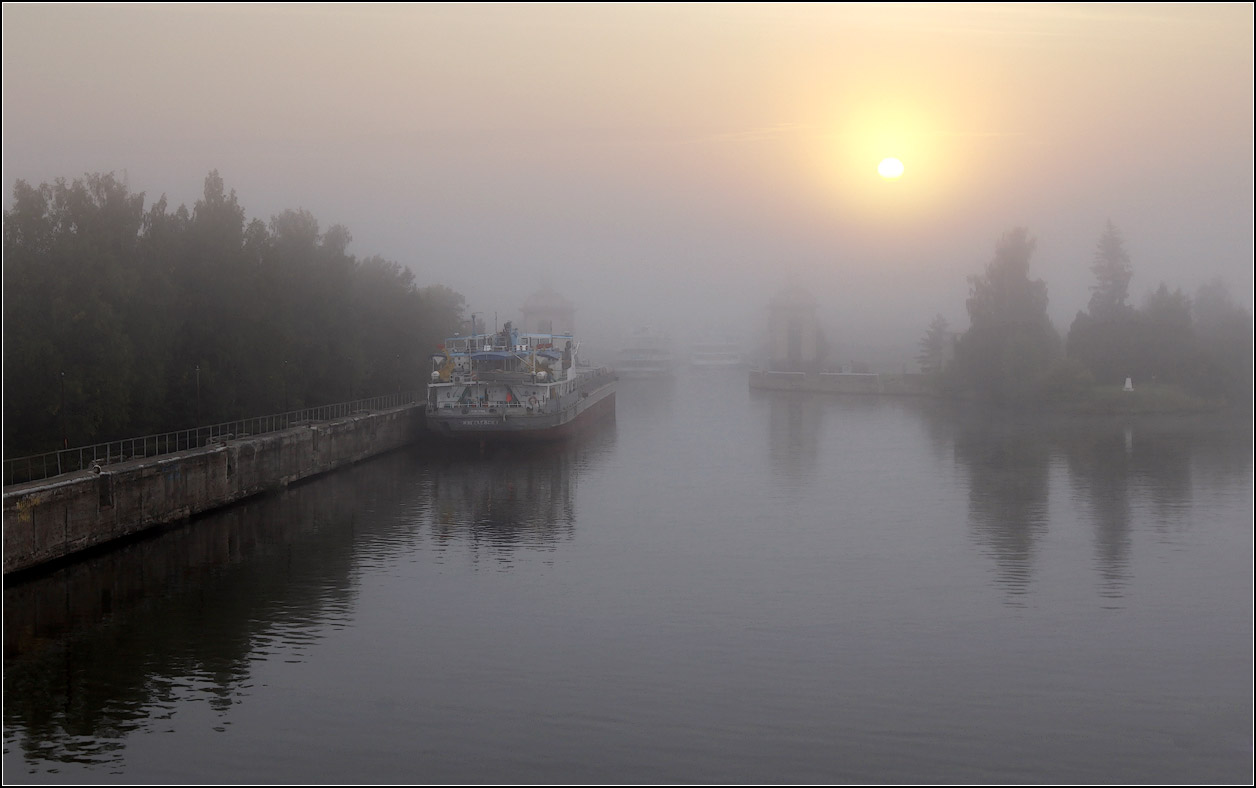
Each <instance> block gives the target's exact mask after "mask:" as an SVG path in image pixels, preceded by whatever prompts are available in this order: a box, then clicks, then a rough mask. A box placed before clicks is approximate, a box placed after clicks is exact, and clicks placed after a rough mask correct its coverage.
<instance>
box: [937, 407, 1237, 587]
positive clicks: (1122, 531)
mask: <svg viewBox="0 0 1256 788" xmlns="http://www.w3.org/2000/svg"><path fill="white" fill-rule="evenodd" d="M920 413H921V414H922V416H923V418H924V421H925V423H926V429H927V433H928V435H929V438H930V442H931V444H932V445H933V447H934V452H935V455H936V454H938V453H939V452H940V451H941V449H942V447H944V446H946V445H947V444H949V445H950V446H951V447H952V449H953V452H954V457H955V460H956V464H957V465H958V467H960V468H961V469H962V470H963V472H964V473H965V474H966V476H967V487H968V520H969V529H970V533H971V536H972V538H973V540H974V542H976V543H977V544H978V545H979V546H980V547H981V548H982V550H983V552H985V553H987V554H988V555H990V556H991V557H992V558H993V559H994V561H995V564H996V567H997V569H996V577H995V581H994V582H995V585H996V586H998V587H999V588H1000V589H1001V590H1002V591H1003V592H1005V593H1006V594H1008V601H1009V602H1010V603H1012V604H1021V603H1023V597H1024V595H1025V594H1026V593H1027V592H1028V590H1029V587H1030V583H1031V580H1032V577H1033V574H1034V571H1035V564H1036V562H1037V561H1038V560H1039V559H1038V556H1039V554H1040V553H1041V548H1040V545H1041V544H1042V542H1043V540H1044V538H1045V536H1046V535H1047V532H1048V529H1049V527H1051V526H1052V525H1060V524H1065V523H1068V522H1071V520H1070V519H1069V516H1068V514H1067V513H1066V512H1065V511H1064V510H1065V509H1067V506H1065V505H1064V502H1060V503H1059V505H1058V508H1060V509H1061V512H1060V513H1058V514H1056V515H1054V516H1053V515H1052V513H1051V488H1052V469H1053V468H1054V467H1056V466H1057V465H1060V464H1062V466H1063V468H1064V469H1066V471H1067V478H1068V487H1069V489H1070V490H1071V491H1072V496H1071V497H1072V499H1073V501H1075V502H1076V503H1077V504H1078V505H1080V506H1082V507H1083V508H1084V510H1085V511H1084V513H1082V515H1081V520H1082V521H1084V522H1089V523H1091V524H1092V528H1093V531H1094V533H1093V544H1094V566H1095V570H1096V572H1097V574H1098V576H1099V593H1100V594H1101V595H1102V596H1104V597H1107V598H1110V599H1118V598H1121V597H1123V596H1124V594H1125V592H1126V589H1127V587H1128V586H1129V584H1130V582H1131V580H1132V577H1131V571H1132V570H1131V568H1130V567H1131V552H1132V550H1133V545H1134V540H1135V538H1136V535H1137V534H1138V532H1139V531H1140V530H1144V531H1147V532H1148V534H1149V535H1150V536H1152V537H1153V538H1156V539H1159V540H1162V541H1164V540H1167V541H1172V540H1174V539H1176V538H1179V535H1180V534H1181V532H1182V531H1184V530H1186V529H1189V528H1190V524H1191V518H1192V516H1193V514H1192V513H1194V512H1195V511H1196V501H1195V495H1196V487H1197V486H1198V485H1200V484H1208V483H1211V484H1215V485H1217V486H1220V487H1229V488H1232V487H1233V486H1234V485H1235V484H1236V483H1237V482H1240V481H1242V480H1243V479H1244V478H1250V474H1251V467H1252V455H1251V433H1250V425H1249V424H1248V423H1246V422H1242V421H1240V422H1238V423H1235V422H1234V421H1232V420H1227V419H1226V418H1224V417H1213V418H1177V419H1175V418H1160V419H1154V420H1153V419H1148V420H1143V421H1114V420H1108V419H1080V418H1078V419H1071V418H1066V417H1051V416H1044V417H1037V418H1025V417H1020V418H1012V417H1010V416H994V417H978V416H976V415H975V414H971V413H956V412H953V411H950V410H947V409H945V408H938V407H922V408H921V409H920ZM1196 475H1201V476H1203V477H1204V479H1205V481H1204V482H1200V481H1198V480H1197V479H1196V478H1195V477H1196Z"/></svg>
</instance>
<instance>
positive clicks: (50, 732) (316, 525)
mask: <svg viewBox="0 0 1256 788" xmlns="http://www.w3.org/2000/svg"><path fill="white" fill-rule="evenodd" d="M614 434H615V433H614V423H613V421H611V422H609V424H608V425H607V426H604V427H603V428H601V429H600V430H598V431H597V432H596V433H595V434H590V435H588V436H586V437H585V438H584V439H582V440H577V441H574V442H571V443H565V444H560V445H554V446H547V447H533V448H532V449H528V450H525V449H516V450H509V451H503V452H498V453H489V454H487V455H480V454H478V453H476V454H474V455H470V456H466V455H464V456H461V457H455V458H448V457H447V456H446V455H444V454H434V453H425V452H421V451H420V452H398V453H394V454H391V455H388V456H386V457H382V458H379V459H376V460H374V461H372V462H368V463H364V464H361V465H358V466H355V467H354V468H350V469H347V470H344V471H341V472H338V473H335V474H330V475H327V476H323V477H320V478H318V479H316V480H313V481H311V482H309V483H306V484H302V485H298V486H294V487H291V488H289V489H287V490H285V491H283V492H281V493H278V494H275V495H271V496H266V497H262V498H257V499H253V500H250V501H248V502H245V503H242V504H240V505H237V506H234V507H231V508H229V509H226V510H222V511H220V512H217V513H215V514H212V515H209V516H206V517H203V518H198V519H197V520H195V521H193V522H190V523H186V524H183V525H181V526H179V527H174V528H170V529H167V530H165V531H164V532H162V533H160V534H158V535H156V536H153V537H151V538H147V539H143V540H141V541H136V542H133V543H131V544H128V545H126V546H123V547H121V548H118V549H114V550H110V551H108V552H104V553H101V554H99V555H96V556H93V557H91V558H88V559H86V560H83V561H79V562H77V563H74V564H70V565H67V566H64V567H62V568H60V569H58V570H56V571H54V572H52V573H50V574H46V575H43V576H39V577H35V578H27V579H25V580H23V581H21V582H19V583H15V584H11V585H10V586H9V587H7V588H5V590H4V613H5V615H4V655H5V663H4V668H5V669H4V699H5V704H4V721H5V730H6V738H5V747H6V756H5V761H6V771H9V770H10V769H11V762H10V758H11V757H13V756H17V755H18V754H19V753H20V756H21V757H22V759H23V760H24V761H25V762H26V763H27V765H28V768H29V769H30V770H31V771H32V772H36V771H41V770H42V771H46V772H47V773H54V772H55V771H56V768H55V764H58V763H60V764H85V765H94V766H95V767H97V768H100V769H101V770H102V771H104V772H108V771H110V770H114V771H113V773H115V774H120V773H122V772H121V771H119V770H121V769H122V768H123V766H124V763H123V757H124V746H125V744H124V743H125V741H126V739H127V738H128V736H130V735H132V734H134V733H137V732H161V731H164V730H171V729H172V726H173V722H171V721H170V720H171V717H172V715H173V714H174V712H175V710H176V708H179V707H183V706H184V705H185V704H187V703H189V702H193V703H196V702H202V703H205V704H206V706H207V707H208V708H209V709H210V711H211V713H212V714H213V715H214V717H215V719H214V722H213V728H214V730H218V731H223V730H226V729H227V727H228V726H230V725H231V715H230V713H229V712H230V710H231V708H232V706H233V705H235V704H236V703H240V702H242V701H243V699H245V698H247V697H248V696H250V695H251V694H252V693H253V691H254V687H253V682H254V681H255V678H254V673H255V671H256V667H257V666H258V665H259V664H260V663H264V662H266V661H275V660H281V661H283V662H302V661H305V660H306V659H307V657H308V654H309V653H310V651H311V649H312V648H313V647H314V646H316V645H317V644H318V643H319V642H320V641H321V640H323V639H325V638H326V637H327V636H328V635H329V634H330V633H332V632H335V631H337V630H340V629H344V628H346V627H348V626H350V625H351V624H352V622H353V620H354V617H355V616H356V615H357V611H355V609H354V606H355V603H356V597H357V595H358V593H359V589H358V581H359V578H360V577H361V576H362V574H363V572H364V571H366V570H367V569H371V570H373V571H378V570H379V569H381V568H387V566H388V565H390V564H395V563H397V562H398V561H400V560H402V559H403V558H404V557H405V556H406V555H407V554H409V553H412V552H413V551H414V550H415V549H416V546H417V545H418V544H419V543H420V542H421V541H422V540H424V539H427V538H429V536H430V537H433V538H434V539H436V540H438V541H441V542H446V543H447V542H450V541H452V540H457V539H464V538H465V539H467V540H468V541H470V542H471V543H473V545H487V546H488V549H489V550H491V552H492V554H493V555H494V556H495V557H498V558H499V559H505V558H506V557H508V554H509V553H510V551H512V550H514V549H517V548H518V547H520V546H525V545H526V546H529V547H533V548H537V547H539V548H541V549H552V548H553V547H554V545H555V544H557V543H559V542H561V541H562V540H566V539H570V538H571V537H572V534H573V531H574V522H575V515H574V505H575V503H574V502H575V486H576V479H577V477H578V476H579V474H580V472H581V471H582V470H583V469H585V468H587V467H589V465H590V464H591V463H592V462H594V461H595V460H596V459H597V458H598V457H600V456H602V454H603V453H604V452H605V451H606V450H607V448H608V447H609V445H611V444H612V443H613V441H614ZM424 526H430V533H428V530H429V529H427V528H424ZM49 764H52V766H51V767H49V766H48V765H49Z"/></svg>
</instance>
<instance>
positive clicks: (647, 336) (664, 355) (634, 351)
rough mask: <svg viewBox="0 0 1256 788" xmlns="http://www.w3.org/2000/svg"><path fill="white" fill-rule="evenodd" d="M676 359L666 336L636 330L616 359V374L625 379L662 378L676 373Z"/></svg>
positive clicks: (642, 329)
mask: <svg viewBox="0 0 1256 788" xmlns="http://www.w3.org/2000/svg"><path fill="white" fill-rule="evenodd" d="M675 367H676V357H675V354H674V353H673V352H672V343H671V340H670V338H668V336H667V335H666V334H656V333H655V332H653V331H651V330H650V329H649V328H646V327H641V328H637V329H634V330H633V331H632V333H631V334H629V336H628V339H627V340H626V341H625V342H624V346H623V347H622V348H621V349H620V351H619V354H618V355H617V356H616V358H615V372H616V374H618V375H619V376H620V377H625V378H661V377H667V376H670V375H672V374H673V373H674V372H675Z"/></svg>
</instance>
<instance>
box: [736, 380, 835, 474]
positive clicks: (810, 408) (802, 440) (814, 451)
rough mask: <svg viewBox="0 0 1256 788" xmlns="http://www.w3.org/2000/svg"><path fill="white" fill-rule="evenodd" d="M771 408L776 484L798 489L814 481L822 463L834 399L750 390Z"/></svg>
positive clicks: (770, 438) (770, 439)
mask: <svg viewBox="0 0 1256 788" xmlns="http://www.w3.org/2000/svg"><path fill="white" fill-rule="evenodd" d="M750 397H751V400H752V401H758V402H760V403H761V404H766V406H767V409H768V436H767V437H768V456H769V458H770V459H771V464H772V471H773V473H774V474H775V476H776V478H777V481H778V482H779V483H781V484H784V485H786V486H787V488H789V489H791V490H797V489H799V488H801V487H804V486H806V485H807V484H809V483H810V482H811V481H813V480H814V478H815V475H816V469H817V467H818V465H819V460H820V446H821V441H822V436H823V431H822V430H823V426H824V415H825V411H826V409H827V407H828V406H830V405H831V404H832V398H831V397H826V396H824V395H821V394H812V393H808V392H805V391H766V390H762V389H751V390H750Z"/></svg>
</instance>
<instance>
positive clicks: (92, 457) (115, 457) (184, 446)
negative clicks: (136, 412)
mask: <svg viewBox="0 0 1256 788" xmlns="http://www.w3.org/2000/svg"><path fill="white" fill-rule="evenodd" d="M424 400H425V394H424V393H423V392H422V391H404V392H398V393H396V394H385V395H382V396H379V397H371V398H369V399H359V400H354V401H352V402H338V403H335V404H334V405H320V406H318V407H314V408H303V409H301V410H294V411H289V412H287V413H277V414H274V415H271V416H257V417H254V418H250V419H240V420H238V421H228V422H224V423H222V424H213V425H209V426H204V427H194V428H192V429H188V430H179V431H178V432H166V433H162V434H160V435H146V436H144V437H142V438H124V439H122V440H116V441H109V442H107V443H97V444H95V445H94V446H80V447H77V448H71V449H62V450H60V451H53V452H47V453H45V454H33V455H30V456H28V457H15V458H13V459H6V460H5V461H4V484H5V486H8V485H10V484H21V483H23V482H32V481H38V480H40V479H47V478H51V477H53V476H59V475H61V474H63V473H73V472H74V471H80V470H86V469H88V468H92V467H94V466H99V467H104V466H106V465H111V464H114V463H119V462H125V461H127V460H134V459H140V458H143V457H157V456H160V455H163V454H173V453H175V452H180V451H186V450H188V449H196V448H200V447H202V446H208V445H210V444H212V443H217V442H220V441H224V440H230V439H232V438H243V437H246V436H249V435H264V434H266V433H268V432H278V431H280V430H286V429H289V428H291V427H296V426H299V425H302V424H308V423H311V422H316V421H329V420H331V419H339V418H344V417H346V416H350V415H353V414H354V413H365V412H370V411H376V410H388V409H389V408H399V407H401V406H403V405H412V404H414V403H421V402H423V401H424Z"/></svg>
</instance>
